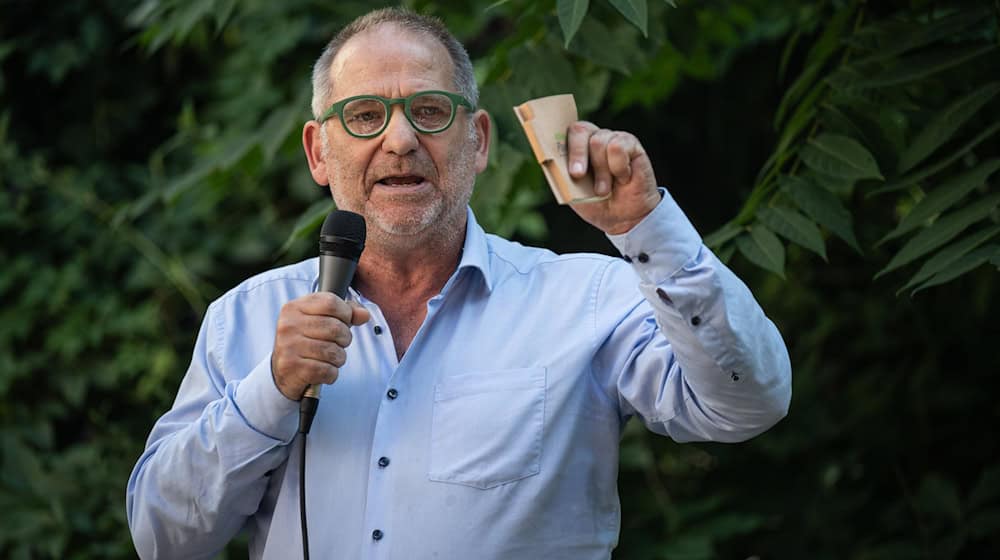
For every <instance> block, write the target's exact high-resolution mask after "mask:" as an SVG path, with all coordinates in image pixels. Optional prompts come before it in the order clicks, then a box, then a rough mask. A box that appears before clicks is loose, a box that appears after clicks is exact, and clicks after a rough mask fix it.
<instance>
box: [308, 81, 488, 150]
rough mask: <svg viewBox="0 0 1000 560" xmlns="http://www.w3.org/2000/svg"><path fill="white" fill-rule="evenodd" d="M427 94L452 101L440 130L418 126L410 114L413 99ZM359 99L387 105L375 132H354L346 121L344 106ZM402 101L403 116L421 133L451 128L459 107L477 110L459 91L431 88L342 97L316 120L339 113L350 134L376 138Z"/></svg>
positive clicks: (325, 119) (341, 122)
mask: <svg viewBox="0 0 1000 560" xmlns="http://www.w3.org/2000/svg"><path fill="white" fill-rule="evenodd" d="M427 94H440V95H443V96H445V97H447V98H448V99H449V100H450V101H451V118H450V119H448V124H446V125H444V126H443V127H441V128H440V129H438V130H423V129H422V128H421V127H419V126H417V124H416V123H415V122H413V116H412V115H411V114H410V102H411V101H413V99H414V98H415V97H418V96H421V95H427ZM358 99H375V100H378V101H380V102H381V103H382V106H383V107H385V122H384V123H382V126H381V128H379V129H378V130H377V131H375V132H372V133H371V134H356V133H354V132H352V131H351V129H350V128H349V127H348V126H347V123H346V122H344V107H345V106H346V105H347V104H348V103H350V102H351V101H357V100H358ZM400 103H402V104H403V116H405V117H406V121H407V122H409V123H410V126H412V127H413V130H416V131H417V132H420V133H421V134H438V133H440V132H444V131H446V130H448V129H449V128H451V125H452V124H453V123H454V122H455V115H456V114H458V107H465V108H466V109H468V110H469V111H475V110H476V108H475V107H473V106H472V103H470V102H469V100H468V99H466V98H465V97H463V96H461V95H459V94H457V93H452V92H450V91H443V90H436V89H430V90H424V91H418V92H415V93H411V94H410V95H407V96H406V97H393V98H388V97H382V96H381V95H375V94H368V95H354V96H351V97H348V98H345V99H341V100H340V101H338V102H336V103H334V104H333V105H331V106H330V108H329V109H327V110H326V112H325V113H323V115H322V116H320V118H318V119H316V121H317V122H318V123H319V124H323V123H325V122H326V121H328V120H329V119H330V117H332V116H333V115H337V116H338V117H340V125H341V126H343V127H344V131H345V132H347V133H348V134H350V135H351V136H353V137H355V138H374V137H376V136H378V135H379V134H382V133H383V132H384V131H385V129H386V128H388V126H389V121H390V120H392V106H393V105H399V104H400Z"/></svg>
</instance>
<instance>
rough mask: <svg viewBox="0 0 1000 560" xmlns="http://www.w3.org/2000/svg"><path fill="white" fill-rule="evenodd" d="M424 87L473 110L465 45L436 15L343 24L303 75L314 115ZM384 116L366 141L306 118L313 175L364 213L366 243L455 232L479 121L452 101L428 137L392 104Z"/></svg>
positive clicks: (483, 130)
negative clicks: (350, 101) (450, 117)
mask: <svg viewBox="0 0 1000 560" xmlns="http://www.w3.org/2000/svg"><path fill="white" fill-rule="evenodd" d="M427 90H442V91H448V92H452V93H457V94H459V95H460V96H462V97H464V98H465V99H466V100H468V101H469V103H470V105H471V106H472V107H475V104H476V102H477V101H478V91H477V89H476V85H475V79H474V77H473V75H472V65H471V63H470V62H469V57H468V55H467V54H466V53H465V49H464V48H463V47H462V46H461V44H460V43H458V41H457V40H456V39H455V38H454V37H453V36H452V35H451V34H450V33H449V32H448V31H447V29H445V28H444V26H443V25H442V24H441V23H440V22H439V21H437V20H433V19H431V18H427V17H424V16H420V15H417V14H413V13H411V12H407V11H403V10H398V9H386V10H378V11H376V12H372V13H370V14H368V15H366V16H363V17H362V18H359V19H358V20H355V21H354V22H353V23H352V24H350V25H348V26H347V27H345V28H344V30H342V31H341V32H340V33H339V34H338V35H337V36H336V37H335V38H334V39H333V40H332V41H331V42H330V44H329V45H328V46H327V48H326V49H325V50H324V52H323V55H322V56H321V57H320V59H319V60H318V61H317V63H316V66H315V69H314V72H313V103H312V108H313V113H314V115H315V116H316V117H317V118H319V117H320V116H321V115H323V114H324V113H327V110H328V109H329V108H330V107H331V106H332V105H333V104H334V103H336V102H338V101H342V100H344V99H347V98H350V97H354V96H361V95H376V96H380V97H383V98H388V99H398V98H404V97H407V96H410V95H412V94H414V93H417V92H420V91H427ZM376 106H379V105H378V102H376ZM379 107H381V106H379ZM365 116H367V115H365ZM387 117H388V119H389V120H388V123H386V126H385V129H384V130H383V131H382V132H381V133H379V134H377V135H376V136H374V137H370V138H361V137H358V136H357V135H356V134H352V133H350V132H348V131H347V130H346V129H345V127H344V126H343V124H342V120H341V118H340V116H339V115H335V116H331V118H329V119H327V120H325V121H324V122H322V123H319V122H317V121H310V122H308V123H306V125H305V127H304V129H303V145H304V147H305V150H306V155H307V157H308V159H309V166H310V171H311V173H312V176H313V178H314V179H315V180H316V182H317V183H319V184H323V185H325V184H329V185H330V190H331V193H332V194H333V197H334V200H335V201H336V202H337V206H338V207H340V208H343V209H346V210H352V211H355V212H358V213H360V214H362V215H364V216H365V217H366V219H367V220H368V223H369V228H368V230H369V239H370V244H381V245H384V246H385V247H387V248H394V249H407V248H411V247H413V246H416V245H419V244H422V243H428V242H432V243H433V242H434V241H436V240H439V239H448V238H450V239H453V238H454V237H455V236H456V235H462V234H464V230H463V229H462V228H461V226H463V225H464V223H465V207H466V205H467V204H468V200H469V197H470V196H471V193H472V185H473V183H474V181H475V176H476V174H477V173H479V172H480V171H482V170H483V169H484V168H485V166H486V158H487V155H488V150H489V126H490V124H489V117H488V116H487V115H486V114H485V112H483V111H473V110H471V109H469V108H468V107H463V106H456V108H455V118H454V122H453V123H452V124H451V126H450V127H449V128H447V129H445V130H443V131H441V132H438V133H433V134H429V133H422V132H419V131H418V130H416V129H415V128H414V127H413V125H412V124H411V122H410V121H409V120H408V119H407V117H406V115H405V114H404V105H403V104H402V103H398V104H393V105H391V106H390V110H389V113H388V115H387Z"/></svg>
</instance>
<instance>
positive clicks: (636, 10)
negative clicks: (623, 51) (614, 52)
mask: <svg viewBox="0 0 1000 560" xmlns="http://www.w3.org/2000/svg"><path fill="white" fill-rule="evenodd" d="M609 1H610V2H611V5H612V6H614V7H615V9H617V10H618V11H619V12H621V14H622V15H623V16H625V19H627V20H629V21H630V22H632V25H635V26H636V27H638V28H639V31H642V36H643V37H647V36H648V32H647V23H648V22H647V19H648V14H647V11H646V8H647V7H646V0H609ZM609 46H610V45H609Z"/></svg>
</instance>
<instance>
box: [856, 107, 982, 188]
mask: <svg viewBox="0 0 1000 560" xmlns="http://www.w3.org/2000/svg"><path fill="white" fill-rule="evenodd" d="M998 131H1000V122H997V123H994V124H993V126H991V127H989V128H987V129H986V130H984V131H982V132H980V133H979V134H977V135H976V137H975V138H973V139H972V140H969V141H968V142H966V143H965V145H963V146H962V147H961V148H959V149H957V150H955V151H954V152H952V153H951V155H949V156H947V157H945V158H944V159H942V160H940V161H937V162H935V163H933V164H931V165H929V166H927V167H925V168H923V169H921V170H920V171H916V172H914V173H911V174H910V175H907V176H906V177H902V178H899V179H896V180H894V181H892V182H889V183H886V184H885V185H883V186H881V187H879V188H877V189H875V190H873V191H871V192H869V193H868V196H875V195H878V194H882V193H887V192H892V191H898V190H900V189H905V188H906V187H909V186H910V185H913V184H916V183H919V182H920V181H923V180H924V179H926V178H928V177H930V176H931V175H934V174H935V173H937V172H939V171H941V170H942V169H944V168H946V167H948V166H949V165H951V164H953V163H955V162H956V161H958V160H959V159H960V158H962V156H964V155H966V154H968V153H969V152H971V151H972V150H973V149H974V148H975V147H976V146H978V145H979V144H980V143H982V142H983V141H984V140H986V139H988V138H989V137H990V136H993V135H994V134H996V133H997V132H998Z"/></svg>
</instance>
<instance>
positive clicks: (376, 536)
mask: <svg viewBox="0 0 1000 560" xmlns="http://www.w3.org/2000/svg"><path fill="white" fill-rule="evenodd" d="M382 536H383V535H382V531H379V530H378V529H375V530H374V531H372V538H373V539H375V540H377V541H380V540H382Z"/></svg>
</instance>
